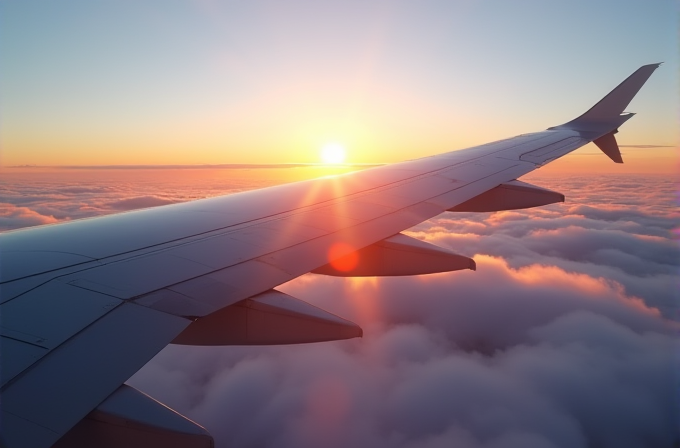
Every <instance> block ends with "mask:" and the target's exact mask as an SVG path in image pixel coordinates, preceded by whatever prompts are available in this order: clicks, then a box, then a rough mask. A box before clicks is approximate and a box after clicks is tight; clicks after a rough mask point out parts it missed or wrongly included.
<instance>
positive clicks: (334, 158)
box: [321, 142, 347, 165]
mask: <svg viewBox="0 0 680 448" xmlns="http://www.w3.org/2000/svg"><path fill="white" fill-rule="evenodd" d="M346 156H347V153H346V151H345V147H344V146H342V145H341V144H340V143H335V142H333V143H328V144H326V145H324V147H323V148H321V160H322V161H323V162H324V163H326V164H328V165H338V164H340V163H344V161H345V157H346Z"/></svg>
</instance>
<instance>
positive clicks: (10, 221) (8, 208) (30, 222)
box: [0, 203, 59, 231]
mask: <svg viewBox="0 0 680 448" xmlns="http://www.w3.org/2000/svg"><path fill="white" fill-rule="evenodd" d="M57 221H59V220H58V219H57V218H55V217H54V216H51V215H42V214H40V213H39V212H36V211H35V210H31V209H30V208H28V207H17V206H16V205H14V204H6V203H0V231H1V230H10V229H15V228H20V227H30V226H39V225H42V224H51V223H54V222H57Z"/></svg>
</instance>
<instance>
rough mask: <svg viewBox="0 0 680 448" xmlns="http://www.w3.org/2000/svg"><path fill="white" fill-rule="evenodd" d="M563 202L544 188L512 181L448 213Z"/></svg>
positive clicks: (560, 194)
mask: <svg viewBox="0 0 680 448" xmlns="http://www.w3.org/2000/svg"><path fill="white" fill-rule="evenodd" d="M556 202H564V195H563V194H562V193H557V192H556V191H552V190H548V189H546V188H541V187H537V186H535V185H531V184H528V183H526V182H521V181H519V180H512V181H510V182H505V183H503V184H500V185H499V186H497V187H496V188H492V189H491V190H488V191H485V192H484V193H482V194H480V195H479V196H475V197H474V198H472V199H470V200H468V201H465V202H463V203H462V204H458V205H457V206H455V207H453V208H450V209H449V210H448V211H450V212H498V211H502V210H518V209H522V208H531V207H539V206H541V205H548V204H554V203H556Z"/></svg>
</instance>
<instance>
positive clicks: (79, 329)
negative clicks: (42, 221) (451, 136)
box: [0, 64, 659, 448]
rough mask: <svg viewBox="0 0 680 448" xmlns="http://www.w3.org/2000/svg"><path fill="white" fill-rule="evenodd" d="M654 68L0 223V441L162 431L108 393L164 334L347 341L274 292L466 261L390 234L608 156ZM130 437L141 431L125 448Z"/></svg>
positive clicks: (199, 440) (553, 196) (498, 202)
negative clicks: (279, 178) (268, 180)
mask: <svg viewBox="0 0 680 448" xmlns="http://www.w3.org/2000/svg"><path fill="white" fill-rule="evenodd" d="M658 66H659V64H652V65H646V66H643V67H641V68H640V69H638V70H637V71H636V72H634V73H633V74H632V75H631V76H630V77H628V78H627V79H626V80H624V81H623V82H622V83H621V84H620V85H619V86H618V87H616V88H615V89H614V90H613V91H612V92H610V93H609V94H608V95H607V96H605V97H604V98H603V99H602V100H601V101H600V102H598V103H597V104H596V105H595V106H593V107H592V108H591V109H590V110H588V111H587V112H586V113H584V114H583V115H581V116H579V117H578V118H576V119H574V120H572V121H570V122H567V123H565V124H563V125H559V126H555V127H553V128H549V129H547V130H545V131H541V132H536V133H532V134H525V135H520V136H517V137H513V138H510V139H506V140H501V141H498V142H494V143H489V144H486V145H481V146H478V147H475V148H469V149H465V150H460V151H452V152H449V153H444V154H440V155H438V156H432V157H426V158H423V159H418V160H413V161H407V162H402V163H398V164H393V165H388V166H383V167H377V168H373V169H369V170H364V171H360V172H355V173H350V174H348V175H343V176H338V177H335V178H327V179H317V180H312V181H305V182H299V183H295V184H289V185H284V186H279V187H273V188H270V189H264V190H258V191H254V192H246V193H241V194H235V195H230V196H222V197H217V198H210V199H205V200H201V201H195V202H190V203H184V204H175V205H171V206H165V207H158V208H156V209H148V210H142V211H136V212H130V213H125V214H121V215H113V216H107V217H101V218H94V219H87V220H81V221H75V222H71V223H66V224H58V225H50V226H41V227H37V228H31V229H25V230H20V231H14V232H7V233H4V234H2V235H0V250H1V251H2V255H3V256H2V258H1V259H0V263H3V266H6V267H8V269H5V268H4V267H3V269H2V270H0V276H1V277H0V303H1V304H0V312H1V313H2V316H3V320H2V328H1V332H0V335H1V336H2V337H1V338H0V344H2V345H1V346H0V349H1V350H2V354H3V361H2V369H1V370H0V380H1V385H2V386H1V387H2V388H1V389H0V393H1V394H2V403H3V407H2V419H3V428H2V436H1V438H0V443H1V445H2V446H3V447H8V448H14V447H40V448H42V447H49V446H51V445H53V444H54V443H56V442H57V441H58V440H59V439H60V438H62V437H63V438H64V439H63V440H69V441H73V440H79V441H82V442H81V443H82V444H83V446H95V445H96V446H106V445H104V443H103V441H102V440H103V439H98V437H106V436H105V434H110V433H111V431H112V429H111V428H112V427H115V425H120V424H121V422H127V423H125V424H124V425H128V426H126V429H125V430H124V431H123V430H122V429H121V431H120V436H121V438H120V440H125V445H126V446H144V444H147V445H148V444H149V443H152V442H153V440H155V439H153V438H148V437H151V436H149V434H151V433H154V431H155V433H157V434H158V435H159V439H157V440H168V438H169V437H168V434H167V432H166V429H164V428H167V427H168V425H169V423H168V422H170V421H173V420H172V419H174V418H175V417H174V416H173V414H164V413H162V412H161V413H159V414H158V415H159V417H158V419H159V420H158V422H160V423H154V421H152V420H153V419H151V420H149V419H146V420H145V419H144V418H142V416H139V415H135V413H134V412H133V411H132V410H130V415H127V414H126V413H127V412H128V411H126V409H129V408H130V407H129V406H123V405H121V403H122V402H121V400H122V399H121V397H123V396H125V397H128V396H129V397H132V398H130V400H131V401H130V402H133V401H134V400H142V401H143V400H144V399H142V398H134V397H137V396H138V395H136V394H135V393H133V392H130V391H129V390H128V389H121V388H123V387H124V386H122V383H123V382H124V381H125V380H126V379H127V378H129V377H130V376H131V375H132V374H134V373H135V372H136V371H137V370H138V369H139V368H140V367H141V366H143V365H144V363H146V362H147V361H148V360H149V359H151V357H153V356H154V355H155V354H156V353H157V352H158V351H160V350H161V349H162V348H163V347H164V346H165V345H167V344H168V343H170V342H172V341H175V342H176V343H188V344H230V343H239V344H243V343H245V344H248V343H256V344H258V343H267V344H275V343H299V342H309V341H322V340H334V339H344V338H349V337H357V336H360V335H361V330H360V329H359V328H358V327H357V326H356V325H355V324H353V323H351V322H348V321H345V320H344V319H341V318H339V317H337V316H333V315H330V314H329V313H326V312H324V311H323V310H319V309H316V308H314V307H312V306H311V305H308V304H305V303H304V302H301V301H299V300H297V299H295V298H292V297H290V296H285V295H284V294H282V293H280V292H278V291H276V290H275V289H274V288H275V287H277V286H278V285H280V284H282V283H284V282H286V281H289V280H291V279H293V278H296V277H298V276H300V275H303V274H305V273H307V272H313V271H315V272H318V273H321V274H326V275H341V276H355V275H413V274H421V273H428V272H442V271H451V270H456V269H465V268H468V269H474V261H472V260H471V259H468V258H466V257H463V256H461V255H458V254H454V253H452V252H450V251H447V250H444V249H441V248H437V247H432V246H431V245H427V244H424V243H422V242H415V241H411V240H410V239H409V238H408V237H405V236H404V235H399V232H401V231H402V230H404V229H407V228H409V227H412V226H413V225H416V224H418V223H420V222H422V221H424V220H426V219H429V218H431V217H434V216H436V215H438V214H440V213H442V212H445V211H493V210H504V209H511V208H525V207H532V206H537V205H543V204H548V203H552V202H557V201H561V200H564V197H563V196H562V195H561V194H560V193H556V192H551V191H549V190H545V189H542V188H540V187H536V186H532V185H529V184H526V183H524V182H520V181H518V180H517V179H518V178H520V177H521V176H522V175H524V174H526V173H528V172H531V171H533V170H534V169H536V168H538V167H540V166H542V165H544V164H546V163H549V162H550V161H552V160H555V159H557V158H559V157H562V156H564V155H566V154H568V153H569V152H571V151H573V150H575V149H577V148H579V147H581V146H583V145H584V144H586V143H589V142H595V143H596V144H597V145H598V146H599V147H600V148H601V149H602V150H603V152H605V153H606V154H607V155H608V156H609V157H610V158H612V159H613V160H614V161H617V162H619V161H620V159H621V157H620V153H619V151H618V145H617V144H616V140H615V139H614V133H616V132H617V130H618V127H619V126H620V125H622V124H623V123H624V122H625V121H626V120H628V119H629V118H630V117H631V116H632V114H626V113H624V112H623V111H624V109H625V107H627V105H628V104H629V102H630V101H631V100H632V98H633V97H634V95H635V94H636V93H637V92H638V90H639V89H640V88H641V87H642V85H643V84H644V83H645V81H646V80H647V79H648V78H649V76H651V74H652V72H653V71H654V70H655V69H656V68H657V67H658ZM102 234H106V235H107V241H108V243H107V244H101V243H100V241H101V235H102ZM347 263H350V265H351V266H349V265H347ZM347 266H349V267H348V268H347ZM55 316H59V318H55ZM221 326H223V327H224V328H225V329H224V331H221V330H220V328H221ZM102 353H104V354H102ZM126 400H127V399H126ZM126 402H127V401H126ZM149 406H150V408H151V407H153V405H152V404H149ZM112 409H115V412H113V411H112ZM162 415H167V417H162ZM86 416H87V417H86ZM164 419H167V421H166V420H164ZM182 421H183V420H182ZM92 422H96V424H94V423H92ZM183 422H184V423H182V425H185V426H186V425H189V426H187V428H189V429H187V430H186V431H185V433H186V434H187V436H186V437H188V438H192V437H194V438H195V440H196V446H210V443H211V442H209V441H207V439H206V433H205V431H204V430H202V428H200V427H198V428H196V429H195V430H192V429H190V424H193V423H192V422H190V421H188V420H187V421H186V422H185V421H183ZM187 422H188V423H187ZM111 425H113V426H111ZM149 425H152V426H153V430H149ZM154 425H156V426H154ZM93 428H98V429H96V430H94V429H93ZM140 428H142V429H140ZM140 431H141V432H143V433H144V434H146V436H147V438H141V439H139V441H138V443H137V442H135V440H134V437H136V436H134V434H139V433H140ZM187 440H188V439H187ZM187 443H188V442H187ZM189 446H190V445H189Z"/></svg>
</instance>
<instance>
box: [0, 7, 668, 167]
mask: <svg viewBox="0 0 680 448" xmlns="http://www.w3.org/2000/svg"><path fill="white" fill-rule="evenodd" d="M0 12H1V15H0V20H1V23H0V30H1V31H0V33H1V34H0V51H1V53H0V55H1V58H2V64H1V66H0V95H2V98H3V101H2V104H1V105H0V113H1V114H2V145H3V149H2V152H3V155H2V159H0V163H1V164H3V165H7V164H15V163H17V164H19V163H30V164H60V163H66V164H68V163H76V164H77V163H82V164H91V163H230V162H231V163H239V162H260V163H268V162H314V161H316V159H315V158H316V154H317V152H318V148H319V146H320V145H322V144H323V143H324V142H326V141H329V140H330V141H340V142H342V143H343V144H345V145H346V146H347V147H348V151H349V154H350V157H349V159H350V160H349V161H356V162H371V161H394V160H400V159H404V158H412V157H417V156H419V155H429V154H433V153H437V152H441V151H445V150H450V149H455V148H458V147H465V146H469V145H472V144H477V143H483V142H486V141H489V140H493V139H497V138H503V137H506V136H510V135H514V134H517V133H520V132H527V131H533V130H538V129H542V128H545V127H548V126H551V125H554V124H558V123H560V122H564V121H567V120H568V119H570V118H572V117H573V116H575V115H577V114H580V113H581V112H582V111H583V110H584V109H586V108H588V107H590V106H591V105H592V104H593V103H594V102H595V101H597V100H598V99H599V98H600V97H601V96H603V95H604V94H606V93H607V92H608V91H609V90H610V89H611V88H613V87H614V86H615V85H616V84H617V83H618V82H620V81H621V80H622V79H623V78H625V77H626V76H627V75H628V74H630V73H631V72H632V71H633V70H635V69H636V68H637V67H639V66H640V65H643V64H647V63H653V62H660V61H663V62H665V65H664V66H663V68H662V69H661V70H658V71H657V73H655V75H654V77H653V78H652V79H651V80H650V82H649V83H648V85H647V86H645V90H643V91H642V92H641V94H640V95H639V97H638V98H636V99H635V100H634V103H633V104H632V105H631V107H630V109H631V110H632V111H636V112H639V113H640V114H639V116H638V117H636V118H635V119H634V120H632V121H631V122H629V123H628V124H627V125H626V127H625V130H626V134H621V135H620V136H619V137H620V139H621V141H622V143H628V144H657V145H672V144H676V143H677V126H676V123H677V107H678V104H677V97H678V95H677V73H678V51H677V17H678V14H677V12H678V11H677V5H676V3H675V2H672V1H665V0H664V1H654V2H649V1H598V2H588V1H569V2H564V1H563V2H557V1H538V0H535V1H534V0H527V1H513V2H507V1H467V0H466V1H424V2H417V3H416V2H406V1H377V2H359V1H344V2H331V1H287V2H274V1H249V2H217V1H196V2H179V1H163V2H160V1H156V2H153V1H148V2H134V1H115V2H113V1H102V2H88V1H62V2H48V1H32V2H18V1H9V2H3V3H2V4H1V5H0ZM353 150H354V152H353Z"/></svg>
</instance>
